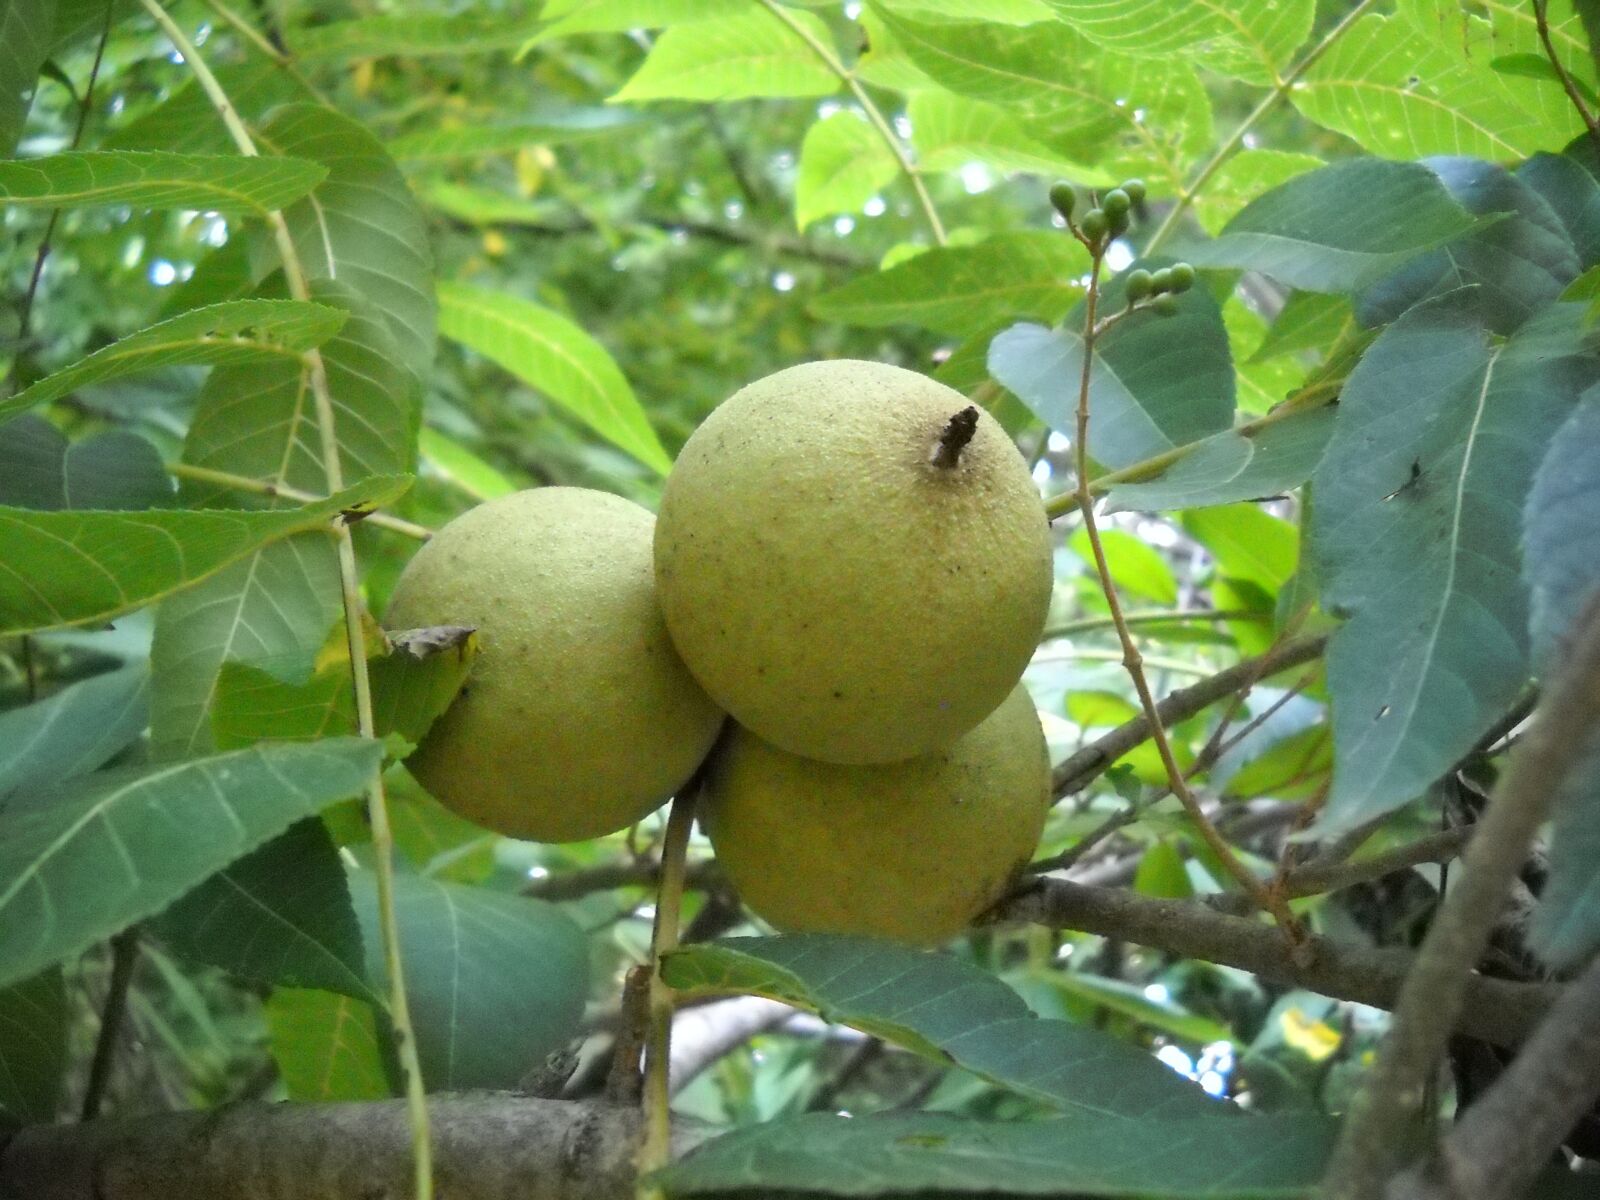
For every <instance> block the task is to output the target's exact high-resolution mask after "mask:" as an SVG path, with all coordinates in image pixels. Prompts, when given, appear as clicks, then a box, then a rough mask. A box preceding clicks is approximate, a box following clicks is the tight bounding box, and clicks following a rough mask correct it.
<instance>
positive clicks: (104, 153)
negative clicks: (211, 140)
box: [0, 150, 328, 213]
mask: <svg viewBox="0 0 1600 1200" xmlns="http://www.w3.org/2000/svg"><path fill="white" fill-rule="evenodd" d="M327 174H328V171H327V168H326V167H322V166H320V165H318V164H317V163H312V162H306V161H304V160H303V159H298V158H267V157H255V158H247V157H244V156H243V155H237V154H170V153H164V152H160V151H134V150H75V151H69V152H67V153H63V154H52V155H50V156H49V157H48V158H30V159H23V160H20V161H11V162H0V206H3V205H8V204H9V205H14V206H18V207H22V208H27V207H30V206H35V207H43V208H83V207H87V206H91V205H96V204H128V205H132V206H134V207H135V208H199V209H214V210H216V211H218V212H227V213H268V212H273V211H275V210H277V209H281V208H283V207H284V206H285V205H288V204H290V203H292V202H293V201H295V200H298V199H300V197H302V196H304V195H306V194H307V193H308V192H310V191H311V189H312V188H314V187H316V185H317V184H319V183H321V182H322V180H323V179H324V178H326V177H327Z"/></svg>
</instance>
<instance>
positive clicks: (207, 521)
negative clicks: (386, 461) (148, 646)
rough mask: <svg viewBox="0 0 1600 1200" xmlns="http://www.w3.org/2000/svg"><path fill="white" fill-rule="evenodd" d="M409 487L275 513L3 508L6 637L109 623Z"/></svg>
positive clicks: (374, 489)
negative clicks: (263, 548) (273, 544)
mask: <svg viewBox="0 0 1600 1200" xmlns="http://www.w3.org/2000/svg"><path fill="white" fill-rule="evenodd" d="M408 482H409V481H408V480H405V479H395V478H392V477H386V478H374V479H371V480H368V481H367V482H366V483H363V484H360V485H358V486H356V487H351V488H346V489H345V490H344V491H342V492H340V493H339V494H338V495H336V496H331V497H329V498H328V499H326V500H322V501H318V502H317V503H315V504H307V505H303V506H301V507H298V508H286V509H279V510H277V511H273V512H222V511H213V512H191V511H161V510H152V511H148V512H137V513H115V512H32V511H30V510H28V509H18V508H0V633H27V632H32V631H34V630H39V629H57V628H60V627H62V626H66V625H81V624H83V623H84V622H86V621H97V620H100V621H103V620H109V619H110V618H111V617H114V616H116V615H117V614H119V613H124V612H127V611H128V610H129V609H133V608H138V607H139V606H140V605H144V604H149V603H150V602H151V601H153V600H158V599H160V598H161V597H162V596H165V595H167V594H169V593H171V592H175V591H177V590H178V589H180V588H184V587H187V586H189V585H191V584H195V583H198V582H199V581H201V580H202V579H205V578H206V577H207V576H210V575H214V574H215V573H216V572H218V571H220V570H221V569H222V568H223V567H225V566H227V565H228V564H229V563H231V562H235V561H237V560H238V559H240V558H241V557H243V556H244V555H246V554H249V553H250V552H251V551H253V550H256V549H257V548H259V547H261V546H263V545H265V544H267V543H268V542H273V541H277V540H279V539H281V538H286V537H288V536H289V535H290V534H292V533H298V532H300V531H302V530H310V529H319V528H323V527H325V526H326V524H327V522H328V521H329V520H331V519H332V518H333V517H335V516H337V515H338V514H339V513H340V512H342V511H345V510H346V509H350V508H353V507H356V506H357V505H360V504H363V503H373V504H381V503H383V502H384V501H387V500H390V499H393V498H394V497H395V496H397V495H399V494H400V493H401V492H403V491H404V490H405V487H406V485H407V483H408Z"/></svg>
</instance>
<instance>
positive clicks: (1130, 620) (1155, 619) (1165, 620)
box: [1039, 608, 1272, 642]
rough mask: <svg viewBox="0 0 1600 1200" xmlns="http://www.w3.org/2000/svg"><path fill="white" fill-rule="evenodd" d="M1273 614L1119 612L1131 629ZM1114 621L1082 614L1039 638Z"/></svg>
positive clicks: (1256, 618)
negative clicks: (1080, 616) (1140, 626)
mask: <svg viewBox="0 0 1600 1200" xmlns="http://www.w3.org/2000/svg"><path fill="white" fill-rule="evenodd" d="M1270 620H1272V614H1270V613H1260V612H1251V611H1249V610H1248V609H1243V608H1237V609H1230V608H1191V609H1160V608H1157V609H1148V610H1145V611H1140V612H1125V613H1123V614H1122V621H1123V624H1125V625H1127V626H1128V627H1129V628H1130V629H1131V628H1133V627H1135V626H1138V625H1180V624H1184V623H1186V622H1190V621H1207V622H1209V621H1270ZM1116 627H1117V623H1116V621H1115V620H1113V619H1112V618H1111V617H1082V618H1080V619H1078V620H1075V621H1063V622H1062V623H1061V624H1060V625H1056V626H1054V627H1053V628H1050V629H1046V630H1045V631H1044V633H1043V634H1041V635H1040V637H1039V640H1040V641H1041V642H1048V641H1050V640H1051V639H1052V638H1064V637H1071V636H1072V635H1073V634H1075V633H1092V632H1093V631H1095V630H1097V629H1115V628H1116Z"/></svg>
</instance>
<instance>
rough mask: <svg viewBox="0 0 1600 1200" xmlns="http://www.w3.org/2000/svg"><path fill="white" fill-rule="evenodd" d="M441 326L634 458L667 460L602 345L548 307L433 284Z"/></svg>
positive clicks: (659, 467) (667, 463)
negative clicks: (437, 297)
mask: <svg viewBox="0 0 1600 1200" xmlns="http://www.w3.org/2000/svg"><path fill="white" fill-rule="evenodd" d="M439 303H440V306H441V307H440V313H439V322H440V332H442V333H443V334H444V336H445V337H447V338H450V339H451V340H453V341H457V342H460V343H461V344H462V345H463V346H466V347H467V348H468V349H471V350H476V351H477V352H478V353H479V354H482V355H483V356H484V357H485V358H488V359H489V360H490V361H492V362H494V363H497V364H498V365H500V366H502V367H504V368H505V369H506V370H508V371H510V372H511V373H512V374H513V375H515V376H516V377H517V378H518V379H520V380H522V381H523V382H524V383H527V384H529V385H530V386H532V387H536V388H538V389H539V390H540V391H541V392H543V393H544V394H545V395H547V396H549V397H550V398H551V399H552V400H554V401H555V402H556V403H558V404H560V405H561V406H562V407H563V408H565V409H566V410H567V411H569V412H570V413H572V414H573V415H574V416H575V417H577V418H578V419H579V420H581V421H582V422H583V423H584V424H585V425H588V426H589V427H590V428H591V429H593V430H594V431H595V432H596V433H598V434H600V436H601V437H603V438H605V439H606V440H607V441H609V442H611V443H613V444H614V445H617V446H620V447H621V448H622V449H624V450H626V451H627V452H628V453H629V454H631V455H633V456H634V457H635V458H637V459H638V460H639V461H640V462H642V463H644V464H645V465H646V466H648V467H650V468H652V469H653V470H655V471H657V472H659V473H660V474H662V475H665V474H666V473H667V471H668V470H669V469H670V467H671V465H672V462H671V459H669V458H668V457H667V452H666V450H664V449H663V448H662V446H661V440H660V438H658V437H657V436H656V431H655V430H654V429H653V428H651V425H650V420H649V418H648V417H647V416H646V415H645V412H644V409H643V408H642V407H641V406H640V404H639V401H638V399H637V397H635V396H634V394H633V388H632V387H630V386H629V385H628V380H627V378H626V377H625V376H624V375H623V374H622V371H621V369H620V368H618V366H617V364H616V362H615V361H614V360H613V359H612V357H611V355H610V354H609V353H608V352H607V351H606V348H605V347H604V346H602V345H601V344H600V343H599V342H597V341H595V340H594V339H593V338H592V337H590V336H589V335H588V334H587V333H585V332H584V331H583V330H582V329H580V328H579V327H578V326H577V325H575V324H574V323H573V322H572V321H570V320H568V319H567V318H566V317H564V316H562V315H561V314H560V313H557V312H554V311H552V310H551V309H548V308H544V307H541V306H540V305H537V304H534V303H532V302H530V301H527V300H523V299H521V298H520V297H517V296H512V295H508V294H506V293H504V292H491V291H487V290H485V289H483V288H476V287H469V286H468V285H466V284H460V283H447V284H441V285H440V287H439Z"/></svg>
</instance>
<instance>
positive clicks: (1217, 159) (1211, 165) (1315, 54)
mask: <svg viewBox="0 0 1600 1200" xmlns="http://www.w3.org/2000/svg"><path fill="white" fill-rule="evenodd" d="M1376 3H1377V0H1360V3H1358V4H1357V5H1356V6H1355V7H1354V8H1352V9H1351V10H1350V11H1349V12H1348V13H1346V14H1345V15H1344V17H1343V19H1342V20H1340V22H1339V23H1338V24H1337V25H1335V26H1334V27H1333V28H1332V29H1330V30H1328V32H1327V33H1326V34H1324V35H1323V37H1322V40H1321V41H1319V42H1318V43H1317V44H1316V45H1315V46H1313V47H1311V49H1310V50H1307V51H1306V53H1305V55H1304V57H1302V58H1301V59H1300V61H1299V62H1297V63H1295V65H1294V66H1292V67H1290V68H1289V70H1288V71H1286V72H1285V73H1284V74H1283V76H1282V77H1281V78H1279V79H1278V80H1277V81H1276V82H1275V83H1274V84H1273V85H1272V90H1271V91H1269V92H1268V93H1267V94H1266V95H1265V96H1263V97H1262V98H1261V102H1260V103H1259V104H1257V105H1256V106H1255V107H1254V108H1253V109H1251V110H1250V113H1249V115H1248V116H1246V117H1245V119H1244V120H1243V121H1240V122H1239V125H1238V127H1237V128H1235V129H1234V131H1233V132H1232V133H1230V134H1229V135H1228V138H1227V140H1226V141H1224V142H1223V143H1222V145H1220V146H1218V147H1217V150H1216V153H1214V154H1212V156H1211V157H1210V158H1208V159H1207V160H1206V162H1205V165H1204V166H1202V167H1201V168H1200V170H1199V172H1198V173H1197V174H1196V175H1195V177H1194V179H1193V180H1192V181H1191V182H1190V183H1189V186H1188V187H1186V188H1184V189H1183V190H1182V191H1181V192H1180V193H1179V194H1178V200H1177V203H1175V204H1174V205H1173V206H1172V208H1171V209H1169V210H1168V212H1167V215H1166V216H1165V217H1163V218H1162V221H1161V224H1160V225H1158V226H1157V227H1156V231H1155V232H1154V233H1152V234H1151V235H1150V240H1149V241H1148V242H1146V243H1145V248H1144V253H1145V254H1146V255H1151V254H1154V253H1155V252H1156V251H1157V250H1158V249H1159V248H1160V247H1161V245H1162V243H1164V242H1165V241H1166V240H1167V238H1168V237H1170V236H1171V234H1172V231H1173V229H1175V228H1176V227H1177V224H1178V220H1179V218H1180V217H1182V216H1183V214H1184V213H1185V212H1187V211H1188V210H1189V208H1190V206H1192V205H1193V204H1194V199H1195V197H1196V196H1197V195H1199V194H1200V192H1201V191H1202V190H1204V188H1205V186H1206V184H1208V183H1210V182H1211V177H1212V176H1213V175H1215V174H1216V173H1217V172H1218V171H1219V170H1221V169H1222V164H1223V163H1225V162H1227V161H1228V160H1229V159H1230V158H1232V157H1233V154H1234V151H1236V150H1237V149H1238V148H1239V147H1240V146H1241V145H1243V144H1244V138H1245V135H1246V134H1247V133H1249V132H1250V131H1251V130H1252V129H1254V128H1255V126H1256V122H1258V121H1260V120H1261V118H1262V117H1264V116H1266V115H1267V114H1268V113H1269V112H1271V111H1272V110H1273V109H1274V108H1275V107H1277V105H1278V103H1279V101H1281V100H1285V99H1287V98H1288V96H1289V93H1290V91H1292V90H1293V88H1294V85H1295V83H1296V82H1297V81H1298V80H1299V78H1300V77H1301V76H1302V75H1304V74H1305V73H1306V72H1307V71H1309V70H1310V69H1311V68H1312V66H1313V65H1315V63H1316V61H1317V60H1318V59H1319V58H1321V57H1322V56H1323V55H1324V54H1326V53H1327V52H1328V51H1329V50H1330V49H1332V48H1333V45H1334V43H1335V42H1337V41H1338V40H1339V39H1340V38H1342V37H1343V36H1344V35H1345V33H1346V32H1347V31H1348V30H1349V29H1350V27H1351V26H1352V25H1354V24H1355V23H1356V21H1357V20H1358V19H1360V17H1361V16H1362V14H1364V13H1365V12H1366V11H1367V10H1368V9H1369V8H1372V7H1373V6H1374V5H1375V4H1376Z"/></svg>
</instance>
